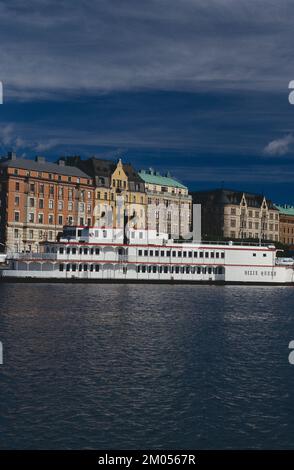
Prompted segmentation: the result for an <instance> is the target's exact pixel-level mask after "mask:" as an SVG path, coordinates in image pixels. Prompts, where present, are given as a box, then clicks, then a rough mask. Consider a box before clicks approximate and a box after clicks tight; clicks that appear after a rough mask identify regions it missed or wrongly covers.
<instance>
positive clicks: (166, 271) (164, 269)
mask: <svg viewBox="0 0 294 470" xmlns="http://www.w3.org/2000/svg"><path fill="white" fill-rule="evenodd" d="M163 272H164V273H165V274H167V273H168V266H164V267H163Z"/></svg>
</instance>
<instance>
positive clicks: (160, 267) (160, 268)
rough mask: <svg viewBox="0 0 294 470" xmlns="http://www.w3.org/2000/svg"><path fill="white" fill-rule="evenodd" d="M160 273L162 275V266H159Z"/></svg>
mask: <svg viewBox="0 0 294 470" xmlns="http://www.w3.org/2000/svg"><path fill="white" fill-rule="evenodd" d="M158 272H159V273H160V274H161V273H162V266H158Z"/></svg>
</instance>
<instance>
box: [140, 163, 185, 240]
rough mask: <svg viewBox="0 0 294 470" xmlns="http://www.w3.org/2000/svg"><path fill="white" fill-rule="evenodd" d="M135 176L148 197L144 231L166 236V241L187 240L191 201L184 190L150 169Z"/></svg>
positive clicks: (167, 175)
mask: <svg viewBox="0 0 294 470" xmlns="http://www.w3.org/2000/svg"><path fill="white" fill-rule="evenodd" d="M139 175H140V177H141V178H142V180H143V181H144V183H145V190H146V194H147V197H148V200H147V203H148V214H147V221H148V229H149V230H156V231H157V233H167V234H168V235H169V237H170V238H189V235H190V231H191V212H192V197H191V196H190V195H189V194H188V188H187V187H186V186H184V185H183V184H182V183H180V182H179V181H177V180H176V179H175V178H173V177H171V175H170V174H169V173H168V174H166V175H161V174H160V173H158V172H156V171H154V170H153V169H151V168H150V169H149V170H141V171H139ZM187 236H188V237H187Z"/></svg>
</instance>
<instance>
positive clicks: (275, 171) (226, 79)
mask: <svg viewBox="0 0 294 470" xmlns="http://www.w3.org/2000/svg"><path fill="white" fill-rule="evenodd" d="M293 24H294V2H293V0H279V1H278V2H277V1H272V0H141V1H138V0H123V1H122V0H96V1H95V0H91V1H88V0H78V1H76V0H71V1H68V0H64V1H60V0H59V1H55V0H38V1H37V0H26V2H23V0H9V1H2V2H1V3H0V80H2V82H3V88H4V103H3V105H1V106H0V153H1V154H2V155H4V154H5V153H6V152H7V151H8V150H11V149H14V150H15V151H16V152H17V153H18V154H19V155H24V156H26V157H27V158H29V157H31V156H34V155H36V154H42V155H45V156H46V157H48V158H49V159H53V160H54V159H56V158H57V157H59V156H60V155H66V154H71V155H72V154H79V155H82V156H84V157H87V156H90V155H93V154H95V155H97V156H102V157H103V158H116V157H117V156H121V157H122V158H123V159H124V160H125V161H132V162H133V163H134V165H135V166H136V167H137V168H143V167H150V166H151V167H154V168H156V169H158V170H160V171H167V170H170V171H171V173H172V174H174V175H175V176H176V177H178V178H179V179H180V180H182V181H183V182H186V183H187V184H189V186H190V187H191V188H192V189H198V188H199V189H204V188H211V187H219V186H225V187H229V188H238V189H242V190H251V191H257V192H263V193H265V194H266V195H268V196H269V197H272V198H273V199H274V200H275V201H277V202H287V203H292V204H294V194H293V184H292V182H293V179H294V106H291V105H290V103H289V101H288V95H289V89H288V85H289V82H290V81H291V80H294V46H293V44H294V41H293V39H294V32H293V31H294V30H293Z"/></svg>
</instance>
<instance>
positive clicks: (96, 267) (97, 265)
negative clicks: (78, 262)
mask: <svg viewBox="0 0 294 470" xmlns="http://www.w3.org/2000/svg"><path fill="white" fill-rule="evenodd" d="M95 271H96V273H97V272H98V271H99V264H95Z"/></svg>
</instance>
